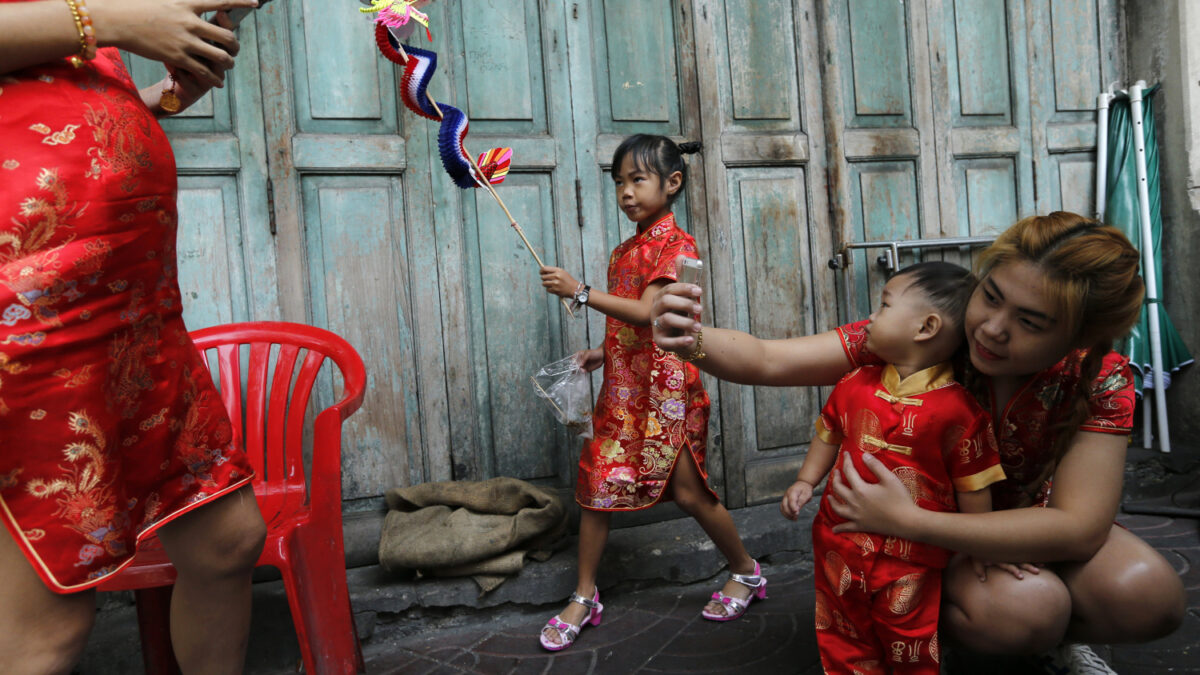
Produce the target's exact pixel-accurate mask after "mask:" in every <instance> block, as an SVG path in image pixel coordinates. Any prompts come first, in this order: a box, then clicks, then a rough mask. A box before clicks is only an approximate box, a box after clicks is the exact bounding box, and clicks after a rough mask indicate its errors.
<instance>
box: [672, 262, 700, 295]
mask: <svg viewBox="0 0 1200 675" xmlns="http://www.w3.org/2000/svg"><path fill="white" fill-rule="evenodd" d="M675 276H676V277H677V278H678V279H679V282H680V283H683V284H696V285H697V286H700V287H701V288H703V287H704V285H703V283H701V282H703V280H704V261H702V260H697V259H695V258H689V257H687V256H683V255H681V256H679V257H678V258H676V259H675Z"/></svg>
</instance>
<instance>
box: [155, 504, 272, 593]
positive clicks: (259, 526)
mask: <svg viewBox="0 0 1200 675" xmlns="http://www.w3.org/2000/svg"><path fill="white" fill-rule="evenodd" d="M244 492H245V494H243V493H242V492H239V493H234V494H232V495H229V496H228V497H225V498H222V500H218V501H217V502H214V503H213V504H211V505H209V506H206V507H203V509H201V510H204V509H211V510H210V511H206V512H204V513H200V512H197V513H196V514H194V515H196V516H198V517H197V518H187V519H180V521H179V522H177V523H171V524H168V525H166V526H164V527H163V530H162V531H161V532H160V534H159V537H160V539H162V541H163V545H164V546H165V547H166V549H167V553H168V555H170V557H171V562H172V563H173V564H174V565H175V567H176V568H177V569H178V570H179V572H180V574H188V575H198V576H204V577H213V578H217V577H226V576H237V575H242V574H248V573H249V572H250V570H252V569H253V568H254V565H255V563H257V562H258V558H259V556H260V555H261V554H262V549H263V542H264V541H265V540H266V534H267V528H266V524H265V523H264V522H263V519H262V514H261V513H259V510H258V504H257V502H256V501H255V500H254V496H253V494H252V493H250V491H249V489H247V490H245V491H244ZM247 495H248V497H247ZM226 500H228V501H226ZM189 515H192V514H189ZM185 518H186V517H185Z"/></svg>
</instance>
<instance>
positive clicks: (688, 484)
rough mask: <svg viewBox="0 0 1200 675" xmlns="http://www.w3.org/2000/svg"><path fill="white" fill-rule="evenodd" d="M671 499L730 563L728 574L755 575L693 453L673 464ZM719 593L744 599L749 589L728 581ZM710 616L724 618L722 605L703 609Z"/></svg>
mask: <svg viewBox="0 0 1200 675" xmlns="http://www.w3.org/2000/svg"><path fill="white" fill-rule="evenodd" d="M667 489H668V490H670V491H671V498H672V499H674V500H675V503H676V504H678V505H679V508H681V509H683V511H684V512H685V513H687V514H688V515H689V516H691V517H693V518H695V519H696V522H697V523H699V524H700V527H701V528H703V529H704V531H705V533H707V534H708V536H709V538H711V539H712V541H713V544H715V545H716V547H717V550H718V551H720V552H721V554H722V555H724V556H725V559H726V560H727V561H729V570H730V571H731V572H733V573H735V574H754V559H753V558H751V557H750V554H749V553H747V552H746V547H745V546H744V545H743V544H742V538H741V536H740V535H738V531H737V526H735V525H734V524H733V517H732V516H730V515H729V511H728V509H726V508H725V505H724V504H722V503H721V502H720V501H718V500H717V499H716V497H713V496H712V493H711V492H709V491H708V488H707V487H705V485H704V478H703V477H701V476H700V470H699V469H698V468H696V462H695V460H694V459H692V453H690V452H688V451H687V450H681V451H680V452H679V459H677V460H676V461H675V471H674V472H673V473H672V474H671V482H670V483H669V484H668V485H667ZM721 592H722V593H724V594H725V595H727V596H729V597H734V598H740V599H743V600H744V599H746V598H748V597H750V593H751V592H752V591H751V590H750V588H748V587H746V586H745V585H743V584H739V583H738V582H736V581H733V580H732V579H730V580H729V581H727V582H725V587H724V588H723V589H721ZM705 609H707V610H708V611H709V612H710V613H713V614H724V613H725V611H726V607H725V605H723V604H721V603H719V602H717V601H716V600H712V601H710V602H709V603H708V605H707V606H706V607H705Z"/></svg>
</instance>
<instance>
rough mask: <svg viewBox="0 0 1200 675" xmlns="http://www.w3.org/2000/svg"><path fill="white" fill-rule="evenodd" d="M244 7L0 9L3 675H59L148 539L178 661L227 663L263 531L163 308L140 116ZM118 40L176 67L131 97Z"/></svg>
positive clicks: (171, 221)
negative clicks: (166, 581) (100, 595)
mask: <svg viewBox="0 0 1200 675" xmlns="http://www.w3.org/2000/svg"><path fill="white" fill-rule="evenodd" d="M255 4H256V3H255V2H253V0H226V1H218V0H172V1H166V0H91V2H85V1H84V0H71V1H70V2H68V1H67V0H0V26H3V31H2V32H0V520H2V521H3V523H4V526H5V531H4V532H3V533H0V578H3V579H4V582H3V583H0V672H4V673H13V672H38V673H41V672H68V671H69V670H70V669H71V667H72V665H73V664H74V662H75V661H76V660H77V659H78V657H79V654H80V653H81V651H82V649H83V646H84V644H85V643H86V639H87V634H88V632H89V631H90V629H91V624H92V621H93V618H94V616H95V597H94V596H95V593H94V591H93V590H92V589H94V588H95V586H96V585H97V584H99V583H101V582H102V581H103V580H104V579H105V578H107V577H108V576H110V575H112V574H114V573H116V572H118V571H119V570H120V569H121V568H122V567H123V566H124V565H126V564H127V563H128V562H129V561H130V559H131V557H132V556H133V554H134V552H135V551H136V549H137V546H138V542H139V541H141V540H142V539H144V538H145V537H146V536H148V535H149V534H151V533H156V534H157V535H158V536H159V538H160V539H161V540H162V543H163V546H164V547H165V548H166V551H167V553H168V554H169V555H170V557H171V560H172V562H174V564H175V566H176V568H177V569H178V571H179V579H178V582H177V583H176V585H175V590H174V594H173V597H172V608H171V628H172V638H173V643H174V646H175V651H176V655H177V657H178V659H179V662H180V664H181V666H182V667H183V669H184V671H185V672H228V673H235V672H240V671H241V668H242V660H243V655H244V652H245V645H246V637H247V634H248V630H249V614H250V572H251V570H252V569H253V565H254V562H255V561H256V560H257V557H258V554H259V552H260V550H261V548H262V542H263V537H264V535H265V528H264V525H263V522H262V516H261V515H259V513H258V508H257V505H256V502H255V499H254V495H253V493H252V491H251V488H250V487H249V484H250V480H251V477H252V470H251V468H250V466H249V463H248V462H247V461H246V458H245V457H244V456H243V455H241V454H240V452H239V451H237V450H236V449H235V448H234V447H233V446H232V444H231V439H232V429H231V426H230V423H229V420H228V418H227V416H226V414H225V410H224V408H223V406H222V404H221V402H220V400H219V398H218V396H217V393H216V391H215V389H214V387H213V384H212V381H211V379H210V377H209V375H208V372H207V370H206V369H205V367H204V366H203V364H202V363H201V362H200V360H199V356H198V353H197V351H196V348H195V346H194V345H193V344H192V342H191V340H190V339H189V338H188V333H187V329H186V328H185V327H184V325H183V321H182V319H181V306H180V295H179V287H178V284H177V279H176V267H175V226H176V216H177V214H176V206H175V192H176V182H175V162H174V158H173V156H172V153H171V148H170V145H169V144H168V143H167V138H166V136H165V135H164V134H163V131H162V129H161V128H160V127H159V125H158V123H157V121H156V120H155V117H156V113H157V114H162V113H164V108H163V107H161V106H160V97H163V96H164V90H169V91H170V92H171V95H174V96H175V97H176V98H177V99H178V101H176V102H177V103H178V104H179V105H178V106H175V105H172V102H171V101H170V100H169V96H167V97H166V98H163V104H164V105H166V106H167V107H168V108H172V109H173V110H175V111H177V110H179V109H181V108H182V107H186V105H188V104H190V103H191V102H193V101H195V100H196V99H197V98H199V97H200V96H201V95H203V94H204V93H205V92H206V91H207V90H208V89H209V88H210V87H213V86H220V85H221V83H222V80H223V77H224V75H223V74H224V72H225V71H226V70H227V69H229V68H230V67H232V65H233V57H232V56H231V55H232V54H236V53H237V49H238V44H237V40H236V38H235V36H234V34H233V32H232V31H231V30H229V29H228V27H229V26H230V24H229V23H228V20H227V18H225V17H222V19H221V21H222V23H223V24H224V25H223V26H214V25H211V24H209V23H208V22H206V21H204V20H203V19H202V18H201V17H200V14H201V13H203V12H209V11H213V10H218V9H229V8H233V7H253V6H254V5H255ZM117 48H124V49H127V50H129V51H131V52H133V53H136V54H139V55H141V56H145V57H147V58H150V59H155V60H159V61H164V62H166V63H167V64H168V65H169V66H170V67H171V68H173V69H174V72H175V76H176V79H174V80H171V79H167V80H164V82H163V83H162V84H159V85H157V86H155V87H151V88H148V89H146V90H145V91H144V92H139V91H138V90H137V88H136V87H135V86H134V84H133V81H132V80H131V79H130V77H129V73H128V72H127V71H126V69H125V66H124V65H123V64H122V62H121V57H120V55H119V53H118V51H117ZM227 496H228V498H224V497H227Z"/></svg>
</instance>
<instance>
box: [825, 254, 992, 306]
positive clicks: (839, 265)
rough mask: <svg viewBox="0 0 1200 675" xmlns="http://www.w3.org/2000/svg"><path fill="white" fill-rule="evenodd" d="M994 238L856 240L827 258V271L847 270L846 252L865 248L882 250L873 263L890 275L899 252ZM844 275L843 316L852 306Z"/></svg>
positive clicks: (896, 268)
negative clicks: (844, 311)
mask: <svg viewBox="0 0 1200 675" xmlns="http://www.w3.org/2000/svg"><path fill="white" fill-rule="evenodd" d="M994 239H995V237H945V238H930V239H909V240H906V241H858V242H851V243H848V244H842V245H841V246H840V247H839V248H838V252H837V253H835V254H834V255H833V257H832V258H830V259H829V269H831V270H848V269H850V263H851V258H850V252H851V251H854V250H868V249H883V252H882V253H880V254H879V255H878V256H877V257H876V258H875V264H876V265H877V266H878V267H880V268H881V269H885V270H887V271H888V272H889V273H890V272H895V271H896V270H898V269H900V252H901V251H908V250H916V249H944V248H963V247H976V246H987V245H988V244H991V243H992V241H993V240H994ZM846 277H847V275H846V274H845V273H843V275H842V296H843V297H842V300H843V303H844V304H843V305H842V306H843V307H845V310H846V312H847V316H849V313H850V312H851V309H852V305H851V304H850V280H849V279H847V278H846Z"/></svg>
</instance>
